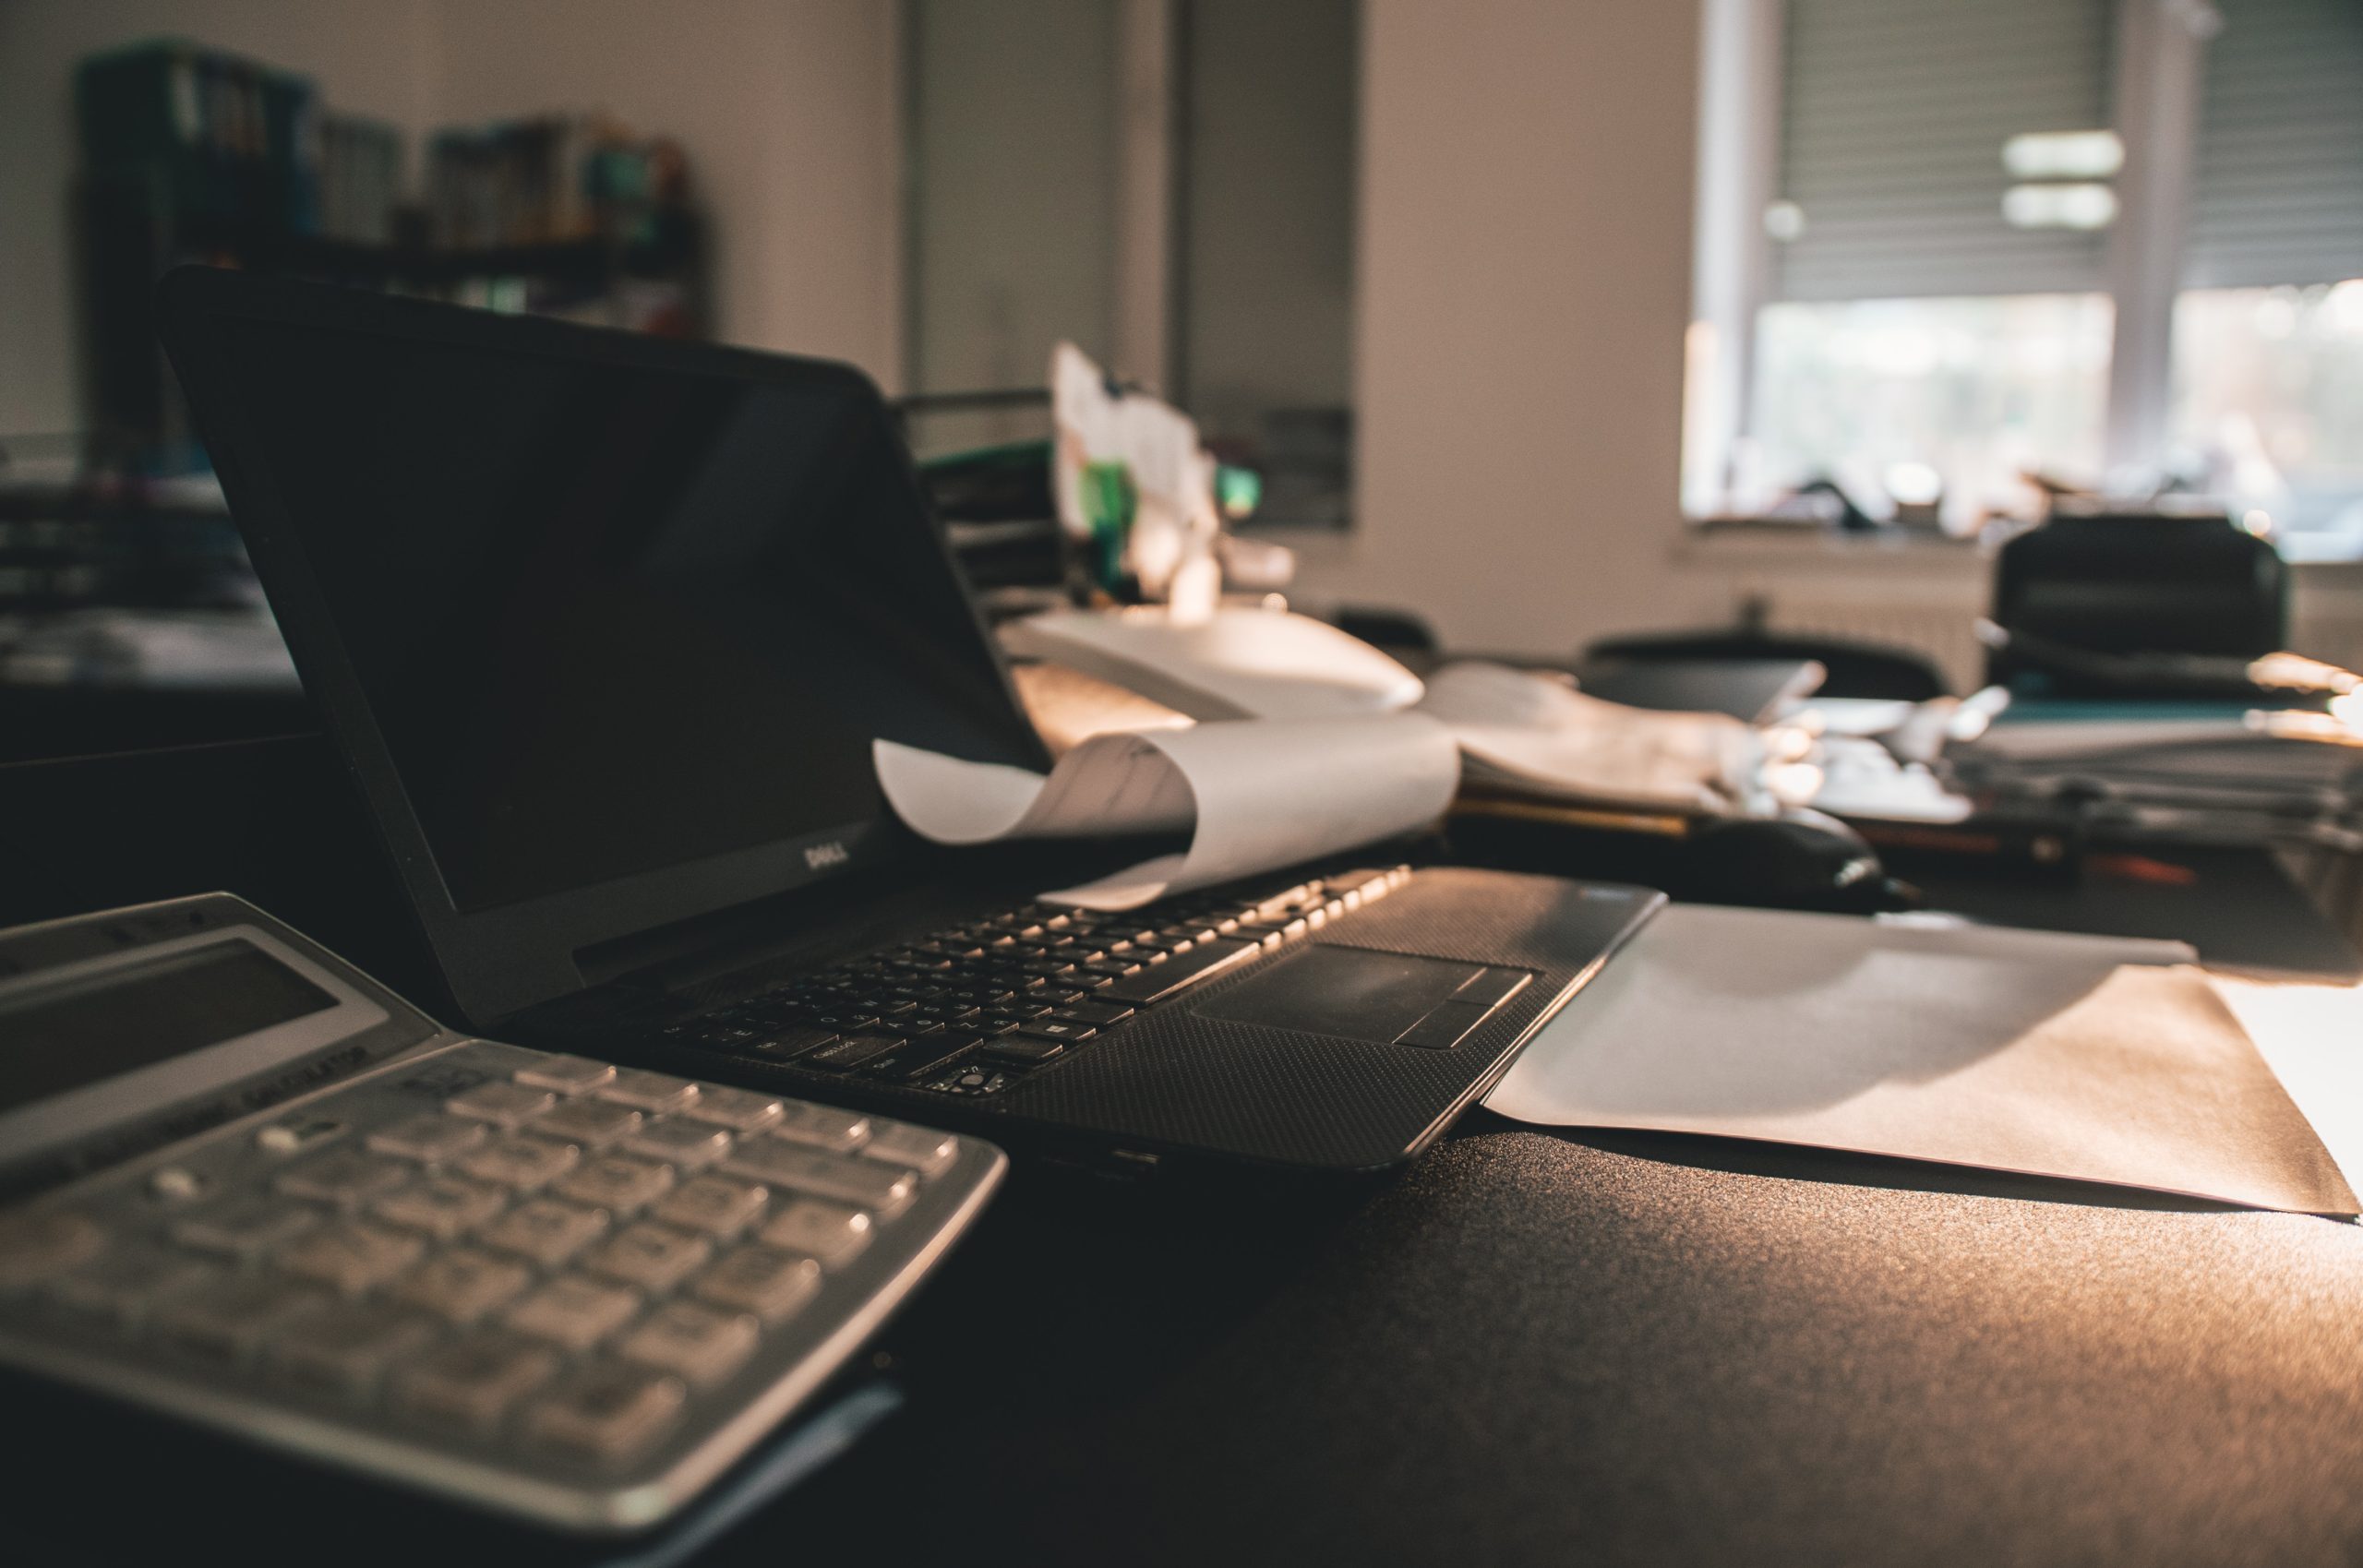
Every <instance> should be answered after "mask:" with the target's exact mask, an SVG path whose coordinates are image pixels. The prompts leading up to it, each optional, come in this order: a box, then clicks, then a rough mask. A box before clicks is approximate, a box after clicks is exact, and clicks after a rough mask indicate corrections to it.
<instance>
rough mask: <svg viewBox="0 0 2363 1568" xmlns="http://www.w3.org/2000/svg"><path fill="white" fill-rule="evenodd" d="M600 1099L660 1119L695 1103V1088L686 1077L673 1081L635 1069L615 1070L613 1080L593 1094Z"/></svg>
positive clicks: (657, 1073)
mask: <svg viewBox="0 0 2363 1568" xmlns="http://www.w3.org/2000/svg"><path fill="white" fill-rule="evenodd" d="M596 1093H597V1095H598V1096H599V1097H600V1098H601V1099H603V1100H612V1101H614V1102H615V1103H616V1104H617V1105H619V1106H630V1107H632V1108H633V1109H634V1110H644V1111H647V1112H649V1113H651V1114H652V1115H655V1116H663V1115H666V1113H668V1112H671V1111H677V1110H687V1109H688V1108H689V1107H691V1106H693V1105H695V1104H697V1101H698V1086H697V1085H696V1084H694V1083H690V1081H689V1080H688V1079H686V1078H675V1077H671V1076H669V1075H668V1074H666V1073H662V1072H643V1071H640V1070H639V1069H638V1068H631V1067H627V1068H622V1069H619V1070H618V1071H617V1073H616V1075H615V1077H614V1078H612V1079H610V1080H609V1081H608V1082H607V1083H606V1085H605V1086H604V1087H602V1088H600V1089H598V1090H597V1091H596Z"/></svg>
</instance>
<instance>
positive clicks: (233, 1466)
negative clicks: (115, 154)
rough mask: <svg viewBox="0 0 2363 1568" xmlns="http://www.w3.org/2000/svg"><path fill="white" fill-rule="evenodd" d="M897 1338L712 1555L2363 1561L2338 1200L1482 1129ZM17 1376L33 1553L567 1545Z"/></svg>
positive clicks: (974, 1244) (1143, 1236)
mask: <svg viewBox="0 0 2363 1568" xmlns="http://www.w3.org/2000/svg"><path fill="white" fill-rule="evenodd" d="M2223 914H2224V916H2225V917H2226V919H2227V920H2230V921H2233V922H2235V923H2236V922H2237V918H2238V911H2237V908H2233V907H2227V908H2225V910H2224V911H2223ZM2171 934H2178V935H2188V936H2197V937H2201V938H2202V939H2203V938H2204V937H2205V935H2206V933H2204V932H2199V931H2192V930H2188V929H2186V930H2180V931H2177V932H2174V933H2171ZM2202 945H2204V943H2203V940H2202ZM2356 1037H2357V1039H2358V1040H2359V1041H2363V1029H2358V1030H2357V1031H2356ZM2357 1048H2358V1049H2363V1045H2358V1047H2357ZM879 1348H880V1350H881V1352H882V1354H884V1355H886V1356H887V1357H889V1358H890V1359H891V1361H892V1365H893V1367H894V1371H895V1373H896V1375H897V1376H898V1377H899V1378H900V1380H901V1381H902V1382H903V1383H904V1384H905V1386H906V1390H907V1392H908V1394H909V1395H910V1403H909V1405H908V1406H907V1407H906V1410H905V1411H904V1412H903V1413H902V1414H900V1415H899V1416H897V1417H895V1418H893V1419H892V1420H891V1421H890V1422H889V1423H888V1424H886V1425H885V1426H883V1427H882V1428H880V1429H879V1430H877V1431H875V1432H874V1433H873V1434H871V1436H870V1439H869V1440H868V1441H867V1442H864V1443H862V1444H861V1445H860V1446H859V1447H858V1448H857V1449H856V1450H855V1451H854V1452H853V1453H852V1454H849V1455H847V1456H846V1458H844V1459H842V1460H840V1461H839V1462H838V1463H837V1464H836V1465H835V1466H833V1467H831V1468H830V1469H828V1470H827V1471H825V1472H823V1473H822V1475H821V1476H820V1477H818V1478H816V1479H815V1480H814V1481H813V1482H811V1483H810V1484H809V1485H807V1486H806V1487H805V1488H804V1489H802V1490H800V1491H798V1492H797V1493H794V1494H792V1495H790V1496H787V1497H786V1498H783V1499H780V1500H779V1501H777V1502H774V1503H773V1504H772V1505H771V1506H769V1507H768V1508H766V1509H765V1510H763V1511H762V1513H761V1514H758V1515H757V1516H756V1517H755V1518H753V1519H752V1520H750V1522H749V1523H748V1524H746V1525H745V1526H741V1527H740V1528H739V1529H738V1530H737V1531H735V1532H733V1533H732V1534H730V1535H729V1536H727V1537H726V1538H723V1539H721V1540H720V1541H719V1542H717V1543H716V1544H715V1545H714V1547H713V1548H712V1549H711V1550H709V1551H708V1552H706V1553H705V1554H704V1555H703V1556H702V1558H701V1559H700V1560H699V1561H700V1562H710V1563H713V1564H717V1565H745V1568H756V1565H762V1568H784V1565H786V1564H790V1563H796V1562H860V1563H877V1564H900V1563H905V1562H914V1563H924V1562H943V1563H959V1564H966V1563H978V1564H982V1563H1000V1562H1019V1563H1026V1564H1041V1565H1052V1564H1066V1563H1074V1564H1092V1565H1095V1568H1098V1565H1103V1564H1110V1563H1124V1564H1160V1563H1175V1564H1200V1563H1225V1564H1229V1563H1264V1562H1270V1563H1286V1564H1289V1565H1291V1568H1296V1565H1301V1564H1307V1563H1325V1562H1374V1563H1388V1562H1466V1563H1491V1562H1537V1563H1550V1564H1559V1563H1567V1562H1603V1563H1620V1562H1634V1563H1644V1562H1649V1563H1653V1562H1798V1563H1812V1564H1817V1565H1819V1564H1841V1563H1853V1562H1914V1563H1918V1562H1960V1563H1967V1564H1976V1565H1979V1568H1984V1565H1986V1564H1991V1563H1994V1562H2014V1563H2015V1562H2024V1563H2049V1562H2061V1563H2067V1562H2141V1563H2178V1562H2189V1563H2193V1564H2199V1563H2206V1564H2218V1563H2226V1562H2257V1563H2273V1564H2309V1563H2322V1564H2331V1563H2343V1564H2351V1563H2352V1562H2356V1561H2357V1559H2358V1558H2359V1557H2363V1487H2358V1486H2357V1476H2358V1474H2363V1228H2358V1227H2354V1226H2348V1225H2341V1224H2335V1223H2333V1222H2330V1221H2325V1220H2320V1219H2313V1218H2306V1217H2298V1216H2290V1215H2263V1214H2250V1213H2243V1212H2237V1211H2232V1210H2226V1209H2222V1208H2219V1207H2215V1206H2213V1205H2208V1204H2203V1203H2185V1202H2178V1201H2176V1200H2171V1199H2166V1198H2153V1197H2147V1196H2143V1195H2140V1194H2125V1195H2111V1196H2110V1197H2109V1198H2108V1199H2107V1200H2106V1201H2105V1202H2104V1201H2100V1200H2099V1199H2098V1198H2097V1196H2096V1195H2094V1194H2092V1193H2087V1192H2083V1191H2079V1190H2077V1189H2074V1188H2071V1187H2069V1186H2067V1185H2064V1184H2060V1183H2052V1182H2041V1181H2035V1180H2030V1179H2017V1178H2010V1177H2006V1176H2001V1175H1993V1174H1981V1173H1975V1172H1968V1171H1957V1170H1949V1169H1944V1168H1938V1167H1925V1166H1919V1165H1913V1164H1910V1163H1906V1162H1901V1161H1889V1160H1881V1159H1875V1158H1867V1157H1859V1156H1848V1155H1835V1154H1825V1153H1818V1152H1815V1151H1810V1150H1800V1149H1782V1148H1775V1147H1769V1146H1757V1145H1745V1144H1736V1143H1721V1142H1717V1141H1714V1140H1709V1139H1702V1138H1686V1137H1680V1136H1671V1135H1649V1134H1638V1133H1615V1134H1608V1133H1601V1134H1554V1133H1551V1132H1546V1131H1537V1130H1534V1129H1529V1128H1525V1127H1519V1126H1514V1125H1512V1124H1510V1123H1507V1122H1505V1121H1502V1120H1500V1119H1496V1118H1493V1117H1491V1116H1489V1115H1487V1114H1485V1113H1482V1112H1480V1113H1477V1114H1476V1115H1474V1116H1472V1117H1471V1118H1469V1119H1468V1120H1467V1121H1466V1122H1465V1123H1464V1124H1463V1127H1462V1128H1461V1130H1460V1131H1458V1133H1457V1135H1456V1136H1454V1137H1453V1138H1451V1139H1450V1140H1449V1141H1447V1142H1446V1143H1445V1144H1444V1145H1443V1146H1441V1147H1439V1148H1438V1149H1436V1150H1435V1151H1433V1153H1432V1154H1431V1155H1429V1156H1428V1157H1426V1158H1425V1159H1423V1160H1421V1162H1419V1163H1418V1164H1417V1165H1416V1166H1415V1167H1412V1168H1411V1169H1410V1170H1409V1171H1408V1172H1407V1173H1405V1174H1404V1175H1402V1176H1401V1177H1399V1178H1397V1179H1394V1180H1392V1181H1389V1182H1385V1183H1382V1184H1379V1185H1376V1186H1373V1187H1367V1188H1361V1189H1355V1190H1351V1191H1327V1192H1310V1193H1308V1192H1295V1193H1276V1194H1272V1195H1270V1196H1267V1197H1261V1198H1254V1199H1244V1200H1242V1199H1236V1198H1217V1197H1214V1196H1211V1195H1207V1194H1194V1195H1187V1194H1171V1195H1158V1194H1156V1193H1152V1192H1144V1191H1129V1190H1102V1189H1099V1188H1097V1187H1091V1186H1086V1185H1080V1184H1078V1183H1077V1182H1075V1181H1074V1179H1061V1178H1059V1177H1057V1176H1055V1175H1051V1174H1049V1173H1044V1172H1041V1171H1038V1170H1032V1169H1021V1170H1020V1172H1019V1173H1018V1174H1017V1176H1016V1178H1015V1179H1014V1181H1013V1183H1012V1185H1011V1188H1010V1190H1009V1191H1008V1193H1007V1195H1006V1196H1005V1198H1004V1199H1003V1200H1002V1202H1001V1203H998V1204H997V1205H996V1206H995V1207H994V1208H993V1210H992V1211H991V1212H990V1214H989V1215H987V1216H986V1219H985V1221H984V1223H983V1225H982V1226H981V1227H979V1229H978V1233H977V1234H976V1235H975V1236H974V1237H973V1238H972V1239H970V1240H969V1241H968V1242H967V1243H966V1245H965V1246H964V1247H963V1248H962V1249H961V1250H960V1251H958V1252H957V1253H956V1254H955V1255H954V1259H953V1260H952V1263H951V1265H950V1266H949V1267H948V1268H947V1269H946V1271H945V1272H944V1274H943V1275H942V1277H941V1278H939V1279H938V1280H937V1281H935V1282H933V1283H932V1284H931V1285H930V1287H929V1289H928V1290H927V1291H926V1292H925V1293H923V1294H922V1296H921V1297H920V1298H919V1299H918V1301H916V1302H915V1303H914V1304H913V1305H912V1307H911V1309H910V1310H909V1311H907V1312H906V1314H905V1315H904V1316H903V1317H902V1318H900V1319H899V1320H897V1321H896V1322H895V1323H894V1324H893V1325H891V1326H890V1328H889V1329H888V1331H887V1332H886V1335H884V1337H883V1339H882V1342H881V1345H880V1347H879ZM16 1392H17V1390H16V1389H15V1387H14V1385H10V1386H9V1387H8V1388H6V1389H0V1397H7V1398H9V1399H10V1412H11V1422H12V1425H14V1426H15V1427H16V1428H17V1431H18V1436H19V1439H20V1442H22V1441H24V1440H25V1439H27V1438H28V1437H30V1438H32V1439H35V1440H37V1441H38V1442H39V1446H40V1447H41V1448H42V1450H43V1452H44V1454H47V1455H50V1456H52V1457H50V1458H48V1459H46V1460H44V1462H43V1467H42V1468H41V1469H38V1470H34V1471H30V1472H28V1471H25V1470H21V1469H19V1470H13V1471H11V1472H9V1475H10V1483H0V1497H6V1498H7V1499H8V1503H9V1509H10V1518H9V1527H10V1530H11V1532H12V1537H11V1538H12V1542H22V1543H23V1545H22V1546H21V1547H20V1548H18V1550H17V1552H16V1553H14V1554H13V1555H17V1556H20V1557H21V1559H22V1560H23V1561H26V1562H66V1561H72V1562H126V1563H138V1564H141V1565H142V1568H149V1565H152V1564H155V1563H159V1562H179V1561H183V1560H186V1558H188V1557H189V1556H191V1555H192V1553H191V1552H190V1550H189V1549H190V1547H191V1546H192V1544H195V1545H198V1546H200V1547H202V1548H203V1549H204V1550H202V1551H201V1552H199V1553H198V1555H200V1556H202V1557H203V1558H206V1559H211V1558H216V1557H222V1556H225V1555H227V1550H228V1549H230V1548H235V1549H236V1550H238V1553H239V1556H240V1558H241V1560H242V1561H244V1562H249V1563H255V1564H265V1563H279V1562H286V1563H291V1564H292V1563H302V1564H306V1565H310V1564H316V1563H318V1562H322V1561H330V1560H332V1561H334V1562H337V1563H338V1564H339V1568H344V1565H345V1564H359V1563H378V1562H384V1563H404V1564H415V1563H418V1562H452V1563H462V1562H477V1561H486V1562H500V1563H502V1564H503V1568H524V1565H525V1564H527V1563H528V1562H532V1561H533V1560H534V1559H533V1556H532V1554H520V1553H517V1552H516V1551H515V1550H514V1549H513V1543H512V1542H510V1540H508V1539H507V1538H494V1537H491V1536H488V1535H487V1536H484V1537H482V1538H479V1537H478V1536H477V1535H475V1534H472V1533H471V1532H470V1531H469V1530H467V1529H456V1530H455V1529H454V1528H452V1527H451V1526H450V1522H449V1520H448V1518H447V1517H446V1516H443V1515H439V1514H433V1515H430V1514H427V1513H426V1511H425V1510H423V1509H421V1510H414V1511H409V1512H406V1511H405V1510H406V1505H404V1504H402V1503H400V1502H389V1501H386V1500H384V1499H382V1498H380V1497H378V1496H377V1495H376V1494H371V1493H368V1492H366V1491H365V1490H361V1489H358V1488H354V1487H350V1486H348V1485H346V1484H345V1483H342V1481H340V1480H338V1479H336V1478H315V1477H313V1476H311V1475H310V1474H308V1473H307V1472H302V1471H298V1470H295V1469H293V1468H291V1467H289V1466H282V1465H278V1464H276V1463H274V1462H269V1461H250V1460H246V1459H243V1458H241V1457H239V1456H237V1455H235V1454H228V1453H226V1452H224V1451H222V1450H221V1449H220V1448H218V1447H215V1446H209V1445H205V1444H202V1443H192V1442H186V1441H184V1440H178V1439H175V1438H172V1437H170V1436H168V1435H165V1434H161V1433H158V1432H156V1431H154V1430H151V1429H150V1428H149V1427H148V1426H146V1425H144V1424H139V1423H131V1422H126V1421H124V1420H122V1419H121V1418H118V1417H117V1416H116V1415H114V1413H113V1412H109V1411H106V1410H103V1409H101V1408H98V1407H94V1406H89V1405H86V1404H83V1403H80V1402H77V1401H70V1400H51V1399H31V1400H27V1399H18V1398H15V1397H13V1395H14V1394H16ZM34 1499H39V1500H41V1503H42V1506H41V1508H40V1510H39V1512H38V1513H36V1512H35V1511H34V1510H33V1509H32V1507H31V1503H32V1500H34ZM134 1500H136V1501H137V1502H138V1503H139V1504H140V1506H138V1507H129V1508H127V1507H126V1506H125V1503H126V1501H134ZM406 1521H409V1522H408V1523H406ZM330 1543H333V1545H332V1548H331V1546H330ZM578 1561H579V1559H578Z"/></svg>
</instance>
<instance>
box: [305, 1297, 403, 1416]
mask: <svg viewBox="0 0 2363 1568" xmlns="http://www.w3.org/2000/svg"><path fill="white" fill-rule="evenodd" d="M434 1336H435V1329H434V1325H433V1324H431V1323H427V1322H426V1319H424V1318H419V1317H414V1316H413V1315H411V1314H410V1313H407V1312H401V1311H394V1310H393V1309H391V1308H389V1307H376V1306H363V1305H356V1304H354V1303H352V1302H340V1303H338V1304H337V1305H335V1306H333V1307H330V1308H329V1309H328V1310H327V1311H320V1312H314V1313H311V1314H310V1315H308V1316H306V1317H301V1318H298V1319H296V1320H295V1321H294V1323H290V1324H289V1325H288V1326H287V1327H286V1328H285V1329H283V1330H282V1331H281V1332H280V1334H279V1335H278V1337H277V1338H275V1339H274V1340H272V1341H271V1344H270V1363H271V1370H272V1371H275V1372H277V1373H278V1374H279V1376H280V1377H282V1378H283V1379H285V1380H286V1381H287V1382H294V1383H301V1384H304V1385H306V1386H308V1387H312V1388H325V1389H330V1390H333V1391H335V1392H336V1393H339V1394H353V1395H356V1396H358V1395H366V1394H368V1393H370V1392H371V1391H372V1390H373V1389H375V1388H376V1387H377V1385H378V1379H379V1378H380V1377H381V1376H383V1375H384V1373H385V1371H386V1368H387V1367H388V1366H389V1365H390V1363H392V1362H393V1361H394V1360H395V1359H398V1358H400V1357H402V1356H406V1355H408V1354H409V1353H410V1352H412V1351H414V1350H415V1349H417V1348H418V1347H421V1346H423V1345H425V1344H426V1342H427V1341H428V1340H429V1339H432V1338H433V1337H434Z"/></svg>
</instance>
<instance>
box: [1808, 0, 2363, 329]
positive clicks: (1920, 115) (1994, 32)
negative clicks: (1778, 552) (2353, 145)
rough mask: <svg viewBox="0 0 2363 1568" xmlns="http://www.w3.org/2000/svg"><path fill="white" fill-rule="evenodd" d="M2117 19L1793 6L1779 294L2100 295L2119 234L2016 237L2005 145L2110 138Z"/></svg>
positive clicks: (2065, 2)
mask: <svg viewBox="0 0 2363 1568" xmlns="http://www.w3.org/2000/svg"><path fill="white" fill-rule="evenodd" d="M2323 3H2324V4H2326V5H2350V6H2351V5H2356V4H2357V3H2358V0H2323ZM2112 19H2113V8H2112V6H2110V5H2109V3H2108V0H1788V18H1787V37H1786V43H1785V57H1784V61H1783V67H1782V69H1783V91H1782V102H1781V181H1780V184H1781V193H1780V194H1781V197H1784V198H1785V199H1787V200H1789V201H1793V202H1794V203H1796V204H1797V206H1798V208H1799V209H1801V211H1802V213H1803V216H1804V220H1805V222H1804V228H1803V231H1802V232H1801V233H1798V234H1797V235H1796V237H1794V238H1793V239H1790V240H1786V241H1781V242H1776V245H1775V260H1774V266H1773V286H1774V291H1775V293H1777V294H1779V295H1780V296H1781V297H1782V298H1786V299H1798V300H1830V299H1881V298H1894V297H1904V296H1912V295H1939V294H2006V293H2075V292H2081V291H2084V290H2090V289H2097V288H2099V287H2101V286H2102V281H2101V272H2102V258H2103V255H2104V252H2105V245H2106V238H2105V233H2104V232H2092V231H2074V230H2059V229H2015V228H2012V227H2011V226H2010V225H2009V224H2008V223H2006V222H2005V221H2003V219H2002V193H2003V192H2004V191H2005V190H2007V189H2009V186H2011V185H2013V184H2014V183H2016V182H2015V181H2014V180H2013V179H2012V178H2011V177H2010V175H2009V173H2008V171H2006V170H2005V169H2004V168H2003V166H2002V144H2003V143H2004V142H2005V141H2007V140H2009V138H2011V137H2013V136H2016V135H2019V134H2020V133H2021V132H2026V131H2068V130H2090V129H2094V128H2097V127H2101V126H2106V125H2108V124H2109V115H2108V106H2109V105H2108V100H2109V88H2108V79H2109V68H2110V61H2111V54H2112V38H2111V34H2112Z"/></svg>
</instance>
